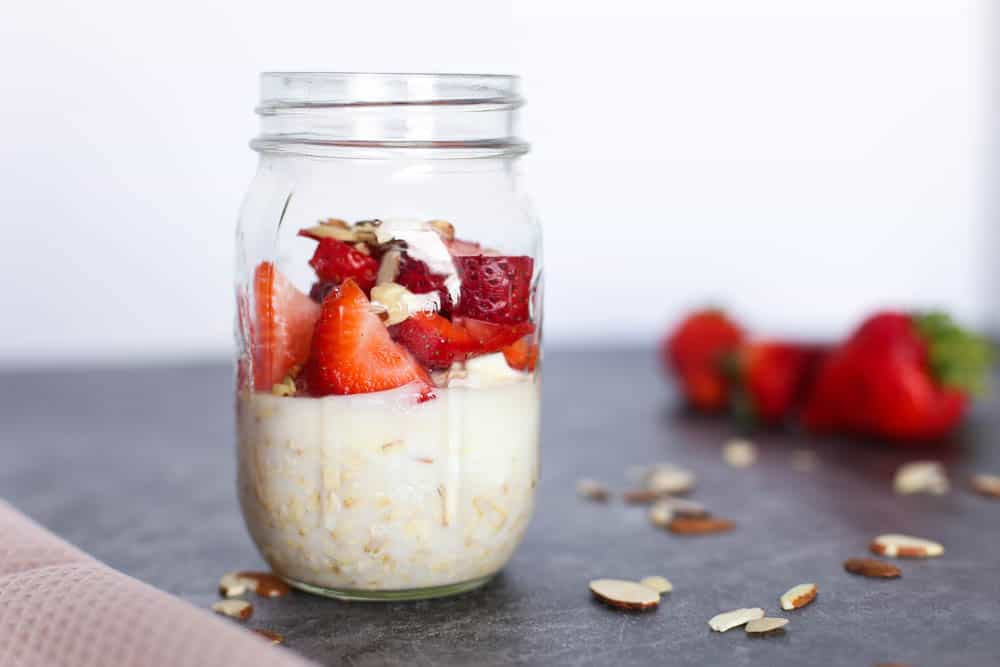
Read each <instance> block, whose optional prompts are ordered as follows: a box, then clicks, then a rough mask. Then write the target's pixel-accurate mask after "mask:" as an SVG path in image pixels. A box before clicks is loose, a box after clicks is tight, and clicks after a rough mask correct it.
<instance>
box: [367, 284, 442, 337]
mask: <svg viewBox="0 0 1000 667" xmlns="http://www.w3.org/2000/svg"><path fill="white" fill-rule="evenodd" d="M371 306H372V307H373V312H380V313H385V315H384V316H383V321H385V324H386V326H392V325H393V324H399V323H400V322H402V321H404V320H406V319H407V318H409V317H410V316H411V315H413V314H415V313H420V312H436V311H437V310H439V309H440V308H441V295H440V294H438V293H437V292H428V293H426V294H414V293H413V292H411V291H410V290H408V289H406V288H405V287H403V286H402V285H400V284H398V283H382V284H380V285H376V286H375V287H373V288H372V291H371Z"/></svg>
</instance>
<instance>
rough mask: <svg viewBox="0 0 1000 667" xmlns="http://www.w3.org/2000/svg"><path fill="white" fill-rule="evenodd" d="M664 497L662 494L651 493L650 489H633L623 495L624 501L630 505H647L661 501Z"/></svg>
mask: <svg viewBox="0 0 1000 667" xmlns="http://www.w3.org/2000/svg"><path fill="white" fill-rule="evenodd" d="M662 496H663V494H662V493H658V492H656V491H650V490H649V489H632V490H631V491H626V492H625V493H623V494H622V500H624V501H625V502H626V503H628V504H629V505H647V504H649V503H651V502H654V501H656V500H659V499H660V498H661V497H662Z"/></svg>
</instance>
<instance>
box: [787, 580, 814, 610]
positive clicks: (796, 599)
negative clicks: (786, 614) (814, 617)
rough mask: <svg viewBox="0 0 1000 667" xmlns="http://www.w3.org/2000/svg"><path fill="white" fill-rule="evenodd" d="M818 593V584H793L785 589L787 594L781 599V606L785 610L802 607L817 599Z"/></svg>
mask: <svg viewBox="0 0 1000 667" xmlns="http://www.w3.org/2000/svg"><path fill="white" fill-rule="evenodd" d="M818 593H819V588H818V587H817V586H816V584H799V585H798V586H793V587H791V588H789V589H788V590H787V591H785V594H784V595H782V596H781V598H780V599H779V601H780V602H781V608H782V609H784V610H785V611H791V610H792V609H801V608H802V607H805V606H806V605H807V604H809V603H810V602H812V601H813V600H815V599H816V595H817V594H818Z"/></svg>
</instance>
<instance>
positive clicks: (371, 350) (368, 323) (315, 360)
mask: <svg viewBox="0 0 1000 667" xmlns="http://www.w3.org/2000/svg"><path fill="white" fill-rule="evenodd" d="M369 306H370V303H369V301H368V298H367V297H366V296H365V294H364V292H363V291H361V288H360V287H359V286H358V284H357V283H356V282H354V280H353V279H351V278H348V279H347V280H346V281H345V282H344V284H343V285H341V286H340V288H339V289H337V290H335V291H333V292H331V293H330V294H328V295H327V297H326V298H325V299H324V300H323V307H322V312H321V314H320V317H319V321H317V322H316V332H315V334H314V335H313V341H312V351H311V353H310V356H309V360H308V362H307V363H306V366H305V368H303V370H302V375H303V380H304V384H305V385H306V386H307V387H308V391H309V393H310V394H312V395H313V396H326V395H329V394H365V393H369V392H374V391H384V390H387V389H394V388H395V387H402V386H403V385H405V384H409V383H411V382H419V383H421V384H422V385H423V387H422V388H421V392H422V393H421V395H428V394H427V390H428V389H429V388H430V386H431V383H430V378H429V377H428V376H427V372H426V371H425V370H424V369H423V368H422V367H421V366H420V364H418V363H417V361H416V360H415V359H414V358H413V356H412V355H411V354H410V353H409V352H407V351H406V349H404V348H403V347H402V346H401V345H399V344H398V343H396V342H394V341H393V340H392V338H391V337H390V335H389V330H388V329H387V328H386V327H385V325H384V324H383V323H382V320H380V319H379V317H378V315H376V314H375V313H374V312H372V311H371V310H370V308H369Z"/></svg>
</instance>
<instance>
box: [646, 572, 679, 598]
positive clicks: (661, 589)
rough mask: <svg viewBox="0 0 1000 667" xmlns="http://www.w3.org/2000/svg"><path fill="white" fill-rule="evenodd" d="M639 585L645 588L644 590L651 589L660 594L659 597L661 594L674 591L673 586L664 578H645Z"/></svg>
mask: <svg viewBox="0 0 1000 667" xmlns="http://www.w3.org/2000/svg"><path fill="white" fill-rule="evenodd" d="M639 583H640V584H642V585H643V586H645V587H646V588H649V589H652V590H654V591H656V592H657V593H660V594H661V595H662V594H663V593H669V592H670V591H672V590H674V585H673V584H672V583H670V580H669V579H667V578H666V577H660V576H653V577H645V578H643V579H640V580H639Z"/></svg>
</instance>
